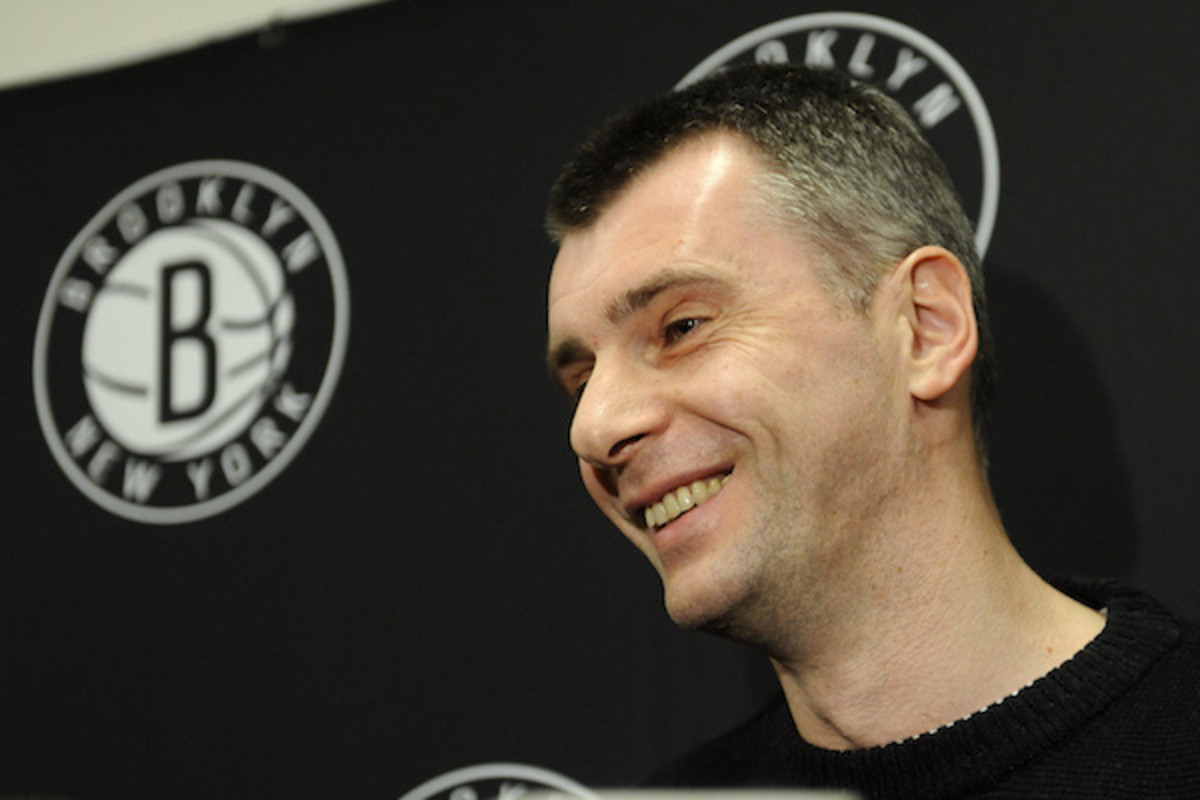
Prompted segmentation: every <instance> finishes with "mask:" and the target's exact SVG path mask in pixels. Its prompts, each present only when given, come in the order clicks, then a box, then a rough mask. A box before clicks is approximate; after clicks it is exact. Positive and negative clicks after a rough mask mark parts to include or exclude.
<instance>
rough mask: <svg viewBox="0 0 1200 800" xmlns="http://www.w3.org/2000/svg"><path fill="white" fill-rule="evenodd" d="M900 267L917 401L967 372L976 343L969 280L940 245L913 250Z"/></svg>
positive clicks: (912, 383)
mask: <svg viewBox="0 0 1200 800" xmlns="http://www.w3.org/2000/svg"><path fill="white" fill-rule="evenodd" d="M898 271H899V273H900V275H901V276H902V277H903V278H904V279H905V280H906V281H907V283H908V286H907V288H908V290H909V292H908V296H909V302H908V304H907V305H908V307H907V309H906V311H907V314H906V316H907V317H908V319H909V324H910V325H911V328H912V339H911V352H910V353H909V354H908V357H909V379H908V380H909V392H910V393H911V394H912V396H913V397H915V398H917V399H919V400H925V401H931V400H936V399H937V398H939V397H941V396H943V395H945V394H946V393H947V392H949V391H950V390H951V389H953V388H954V386H955V385H957V384H958V383H959V381H960V380H961V379H962V378H963V376H964V375H966V374H967V372H968V371H969V370H970V368H971V364H972V363H973V362H974V361H975V354H976V352H977V350H978V348H979V333H978V329H977V327H976V324H975V306H974V302H973V300H972V295H971V279H970V278H969V277H968V276H967V270H966V268H965V267H963V265H962V262H961V261H959V260H958V258H957V257H956V256H955V255H954V254H953V253H951V252H950V251H948V250H946V249H945V248H942V247H922V248H919V249H917V250H914V251H913V252H912V253H910V254H909V255H908V256H907V257H906V258H905V259H904V261H903V262H901V264H900V265H899V266H898Z"/></svg>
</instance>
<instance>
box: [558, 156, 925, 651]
mask: <svg viewBox="0 0 1200 800" xmlns="http://www.w3.org/2000/svg"><path fill="white" fill-rule="evenodd" d="M760 169H761V167H760V166H759V162H758V161H757V160H756V158H755V156H754V155H753V154H752V151H751V150H750V149H749V147H748V145H746V144H745V143H743V142H742V141H741V140H740V139H736V138H734V137H732V136H730V135H726V134H721V135H708V136H704V137H701V138H698V139H695V140H693V141H690V142H688V143H686V144H684V145H682V146H681V147H679V148H678V149H677V150H675V151H673V152H672V153H670V154H669V155H668V156H666V157H665V158H664V159H663V160H662V161H661V162H659V163H658V164H657V165H655V166H653V167H651V168H649V169H648V170H647V171H645V172H644V173H643V174H641V175H640V176H639V177H638V178H637V179H636V180H635V182H634V183H633V184H632V185H631V186H630V187H628V188H627V190H626V191H625V192H623V193H622V194H620V195H618V197H617V199H616V200H615V201H614V202H613V203H612V204H611V205H610V207H609V208H607V209H606V210H605V212H604V213H603V214H602V216H601V217H600V219H599V220H598V221H597V222H596V223H595V224H593V225H592V226H591V227H589V228H587V229H584V230H582V231H578V232H575V233H571V234H569V235H568V236H567V237H566V239H565V241H564V242H563V245H562V248H561V250H560V252H559V254H558V258H557V260H556V261H555V264H554V269H553V273H552V276H551V280H550V292H549V330H550V333H549V339H550V360H551V365H552V367H553V368H554V370H555V373H556V375H557V376H558V378H559V380H560V381H561V383H562V384H563V386H564V387H565V388H566V389H567V391H568V392H570V393H572V394H575V395H577V398H578V406H577V408H576V411H575V415H574V418H573V421H572V424H571V446H572V448H573V449H574V450H575V452H576V454H577V455H578V456H579V465H580V472H581V473H582V476H583V482H584V484H585V485H586V487H587V490H588V492H589V493H590V494H591V496H592V498H593V499H594V500H595V502H596V504H597V505H598V506H599V507H600V508H601V510H602V511H603V512H604V513H605V514H606V515H607V516H608V518H609V519H610V520H612V522H613V523H614V524H616V526H617V527H618V528H619V529H620V530H621V532H622V533H624V534H625V536H626V537H628V538H629V539H630V541H632V542H633V543H634V544H635V545H636V546H637V547H638V548H640V549H641V550H642V552H643V553H644V554H645V555H646V557H647V558H648V559H649V560H650V562H651V563H652V564H653V565H654V567H655V569H656V570H657V571H658V572H659V574H660V576H661V577H662V580H663V584H664V590H665V598H666V605H667V608H668V611H669V612H670V614H671V616H672V617H673V618H674V619H675V620H676V621H677V622H679V623H680V624H683V625H688V626H712V627H718V628H727V629H732V632H733V633H734V635H737V633H739V632H741V633H742V634H743V635H744V636H747V637H753V636H755V635H757V634H756V633H755V629H756V628H758V627H762V626H767V627H768V628H769V627H770V626H772V625H781V624H794V623H795V622H798V620H788V619H780V618H779V616H780V615H781V614H783V613H784V611H783V609H785V608H787V609H791V610H790V611H788V612H787V613H788V614H795V613H804V614H818V613H823V612H822V609H823V608H824V609H826V610H827V609H828V607H829V606H831V605H832V604H834V603H836V602H838V601H837V600H836V597H835V596H836V595H837V593H838V591H839V587H848V586H849V583H846V582H844V581H842V580H841V579H842V577H844V576H846V575H848V574H850V573H851V571H852V570H853V569H854V565H855V564H856V563H857V562H858V561H859V560H860V559H861V557H862V554H863V552H864V549H865V548H869V547H871V543H870V541H869V537H866V536H864V535H863V533H862V532H863V531H865V530H868V529H871V528H878V527H879V523H880V517H881V516H882V515H883V511H884V509H885V508H886V506H887V505H888V502H887V501H888V499H889V498H891V497H892V496H894V495H895V494H896V491H897V486H896V485H895V483H894V481H895V471H896V468H897V458H898V448H899V446H900V441H901V436H900V434H899V430H900V429H899V426H898V423H897V420H898V419H900V418H902V411H903V409H904V408H906V404H907V403H909V402H910V400H909V398H908V396H907V394H906V393H905V391H904V389H903V386H902V381H900V380H899V379H898V377H897V374H896V370H895V369H894V362H895V361H896V359H894V358H893V357H892V356H891V354H892V353H893V352H897V351H896V340H897V337H896V336H895V326H894V325H890V324H888V323H886V322H881V321H879V320H877V319H875V318H873V317H872V316H870V315H868V316H863V315H860V314H855V313H853V312H851V311H849V310H846V309H843V308H840V307H838V306H837V305H836V304H835V303H834V301H833V300H832V299H831V298H830V296H829V295H828V293H827V292H825V291H824V290H823V289H822V288H821V287H820V284H819V279H818V275H817V272H816V255H815V253H814V251H812V250H811V249H810V248H808V247H807V246H806V245H805V244H804V242H803V241H801V237H799V236H797V235H796V234H795V233H794V232H790V233H789V232H788V231H785V230H783V229H782V228H780V227H778V226H777V225H774V224H772V223H770V222H768V221H767V218H766V216H765V215H764V214H763V211H762V209H763V205H762V204H763V200H762V197H761V194H760V193H759V192H758V191H757V190H756V189H755V188H754V187H753V186H752V184H751V180H752V178H753V177H754V176H755V175H756V174H758V173H759V171H760ZM701 500H702V502H701ZM660 504H661V505H660ZM784 598H788V599H789V602H785V603H781V602H780V600H781V599H784Z"/></svg>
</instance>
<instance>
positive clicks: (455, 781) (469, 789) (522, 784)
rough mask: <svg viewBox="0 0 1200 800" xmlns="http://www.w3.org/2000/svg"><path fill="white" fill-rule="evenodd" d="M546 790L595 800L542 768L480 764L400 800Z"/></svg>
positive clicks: (486, 798) (472, 799) (487, 798)
mask: <svg viewBox="0 0 1200 800" xmlns="http://www.w3.org/2000/svg"><path fill="white" fill-rule="evenodd" d="M546 790H550V791H551V792H553V793H554V795H553V796H558V794H559V793H561V796H562V797H583V798H589V800H595V798H596V795H595V794H593V793H592V792H591V791H590V790H588V789H587V787H585V786H581V785H580V784H578V783H576V782H575V781H573V780H571V779H570V778H567V777H564V776H562V775H559V774H558V773H556V772H551V771H550V770H548V769H542V768H541V767H530V766H526V765H524V764H479V765H477V766H474V767H464V768H462V769H456V770H454V771H453V772H447V773H446V774H445V775H439V776H438V777H436V778H433V779H432V780H429V781H426V782H425V783H422V784H421V785H420V786H418V787H417V788H415V789H413V790H412V791H411V792H408V793H407V794H405V795H403V796H402V797H401V798H400V800H519V798H522V797H525V796H526V795H527V794H529V793H531V792H537V793H538V794H539V795H540V794H541V793H543V792H545V791H546Z"/></svg>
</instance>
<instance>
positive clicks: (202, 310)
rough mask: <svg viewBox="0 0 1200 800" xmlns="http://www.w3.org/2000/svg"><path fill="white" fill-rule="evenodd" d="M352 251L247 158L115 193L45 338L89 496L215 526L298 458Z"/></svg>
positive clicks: (56, 300)
mask: <svg viewBox="0 0 1200 800" xmlns="http://www.w3.org/2000/svg"><path fill="white" fill-rule="evenodd" d="M348 331H349V296H348V288H347V282H346V276H345V268H344V265H343V263H342V257H341V251H340V249H339V247H338V243H337V240H336V239H335V238H334V236H333V232H332V231H331V230H330V229H329V226H328V223H327V222H326V221H325V219H324V217H323V216H322V215H321V213H320V211H319V210H318V209H317V207H316V206H315V205H314V204H313V203H312V201H311V200H309V198H308V197H307V196H306V195H304V194H303V193H302V192H301V191H300V190H299V189H297V188H296V187H295V186H293V185H292V184H291V183H289V182H288V181H286V180H285V179H283V178H282V177H280V176H279V175H277V174H275V173H273V172H270V171H268V170H265V169H263V168H262V167H258V166H255V165H253V164H246V163H243V162H237V161H193V162H188V163H185V164H179V165H177V166H174V167H170V168H167V169H164V170H162V171H160V172H157V173H154V174H152V175H149V176H147V177H145V178H143V179H142V180H140V181H138V182H136V183H134V184H133V185H132V186H130V187H129V188H127V189H125V190H124V191H122V192H120V193H119V194H117V195H116V196H115V197H114V198H113V199H112V200H111V201H110V202H109V203H108V204H107V205H106V206H105V207H104V208H103V209H102V210H101V211H100V212H99V213H98V214H97V215H96V216H95V217H94V218H93V219H92V221H91V222H90V223H88V225H86V226H85V227H84V228H83V230H81V231H80V232H79V234H78V235H77V236H76V237H75V239H74V241H72V242H71V244H70V245H69V246H68V247H67V250H66V252H65V253H64V254H63V256H62V258H61V259H60V260H59V264H58V267H57V268H56V270H55V273H54V277H53V278H52V280H51V282H50V286H49V287H48V289H47V292H46V298H45V300H44V301H43V304H42V311H41V315H40V317H39V320H38V331H37V337H36V339H35V345H34V397H35V400H36V402H37V411H38V421H39V423H40V424H41V427H42V432H43V433H44V434H45V437H46V441H47V443H48V444H49V446H50V450H51V452H52V453H53V455H54V457H55V460H56V461H58V464H59V466H60V467H61V468H62V470H63V472H64V473H65V474H66V476H67V477H68V478H69V479H70V480H71V481H72V482H73V483H74V484H75V485H76V487H78V488H79V490H80V491H81V492H83V494H84V495H86V496H87V497H88V498H89V499H91V500H92V501H94V502H95V503H97V504H98V505H100V506H101V507H103V508H105V509H106V510H108V511H110V512H112V513H114V514H118V515H120V516H123V517H126V518H129V519H132V520H136V521H139V522H145V523H150V524H178V523H184V522H191V521H195V520H200V519H204V518H205V517H209V516H212V515H213V514H217V513H220V512H222V511H224V510H226V509H229V508H232V507H233V506H235V505H237V504H238V503H241V502H243V501H244V500H246V499H248V498H249V497H251V496H252V495H254V494H255V493H256V492H258V491H259V490H261V489H262V488H263V487H264V486H266V485H267V484H268V483H269V482H270V481H271V480H273V479H274V478H275V477H276V476H277V475H279V474H280V472H281V471H282V470H283V469H284V468H285V467H286V466H287V465H288V463H289V462H290V461H291V460H292V459H293V458H295V457H296V454H297V453H298V452H299V450H300V448H301V447H302V446H303V445H304V443H305V442H306V441H307V440H308V438H309V437H310V436H311V435H312V433H313V430H314V428H315V426H316V425H317V423H318V421H319V420H320V418H321V415H322V414H323V413H324V411H325V409H326V408H327V406H328V404H329V402H330V399H331V397H332V395H333V391H334V388H335V386H336V384H337V380H338V377H339V375H340V372H341V366H342V361H343V359H344V356H345V348H346V340H347V337H348Z"/></svg>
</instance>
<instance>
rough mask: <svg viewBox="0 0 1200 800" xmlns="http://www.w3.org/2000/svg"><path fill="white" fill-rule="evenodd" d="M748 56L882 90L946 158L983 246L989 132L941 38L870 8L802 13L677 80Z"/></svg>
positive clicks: (990, 199)
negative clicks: (837, 74)
mask: <svg viewBox="0 0 1200 800" xmlns="http://www.w3.org/2000/svg"><path fill="white" fill-rule="evenodd" d="M748 61H759V62H764V61H765V62H782V63H786V62H792V63H802V64H807V65H809V66H813V67H825V68H831V69H839V70H841V71H843V72H846V73H848V74H849V75H851V76H852V77H854V78H857V79H859V80H862V81H866V82H870V83H873V84H875V85H877V86H879V87H880V88H882V89H883V90H884V91H886V92H888V94H890V95H891V96H892V97H893V98H895V99H896V100H897V101H898V102H899V103H900V104H901V105H903V106H905V108H907V109H908V110H909V111H910V112H911V114H912V116H913V118H914V119H916V121H917V123H918V124H919V125H920V126H921V127H922V129H923V130H924V132H925V136H926V138H928V139H929V141H930V143H931V144H932V145H933V147H934V149H936V150H937V151H938V154H939V155H940V156H941V157H942V160H943V161H945V162H946V167H947V169H949V170H950V174H951V175H952V176H953V178H954V182H955V184H956V186H957V188H958V190H959V193H960V195H961V196H962V198H963V203H964V204H965V205H966V210H967V213H968V214H969V215H970V216H971V219H972V222H973V223H974V226H975V244H976V247H977V248H978V249H979V254H980V256H983V255H985V254H986V253H987V248H988V244H989V243H990V242H991V238H992V231H993V229H994V227H995V224H996V209H997V207H998V206H999V202H1000V155H999V152H998V150H997V147H996V133H995V129H994V128H993V127H992V119H991V116H990V115H989V114H988V110H987V106H986V105H984V102H983V97H982V96H981V95H980V94H979V90H978V89H976V88H975V84H974V83H973V82H972V81H971V78H970V77H969V76H968V75H967V73H966V70H964V69H963V68H962V66H960V65H959V63H958V62H957V61H955V60H954V58H953V57H952V56H951V55H950V54H949V53H948V52H947V51H946V50H945V49H944V48H943V47H942V46H941V45H939V44H938V43H937V42H935V41H933V40H932V39H930V38H929V37H928V36H926V35H925V34H923V33H921V32H920V31H916V30H914V29H912V28H910V27H908V26H907V25H902V24H901V23H899V22H895V21H893V20H890V19H885V18H883V17H877V16H874V15H871V14H858V13H851V12H828V13H821V14H804V15H802V16H798V17H790V18H788V19H783V20H779V21H778V22H773V23H771V24H769V25H764V26H763V27H761V28H757V29H755V30H752V31H750V32H749V33H747V34H745V35H743V36H739V37H738V38H737V39H734V40H733V41H731V42H730V43H729V44H727V45H725V46H724V47H722V48H720V49H719V50H717V51H716V52H715V53H713V54H712V55H710V56H709V57H708V58H706V59H704V61H702V62H701V63H700V64H698V65H697V66H696V68H695V69H693V70H692V71H691V72H689V73H688V74H687V75H686V76H684V78H683V80H681V81H680V82H679V87H683V86H687V85H688V84H690V83H693V82H695V81H698V80H700V79H701V78H703V77H704V76H705V75H708V74H709V73H711V72H714V71H716V70H718V69H720V68H722V67H724V66H727V65H730V64H737V63H742V62H748Z"/></svg>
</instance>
